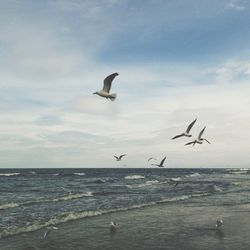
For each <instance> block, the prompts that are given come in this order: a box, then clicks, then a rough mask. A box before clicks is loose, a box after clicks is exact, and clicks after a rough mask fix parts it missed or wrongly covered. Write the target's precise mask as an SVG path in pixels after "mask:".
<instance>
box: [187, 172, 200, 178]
mask: <svg viewBox="0 0 250 250" xmlns="http://www.w3.org/2000/svg"><path fill="white" fill-rule="evenodd" d="M199 176H201V175H200V174H199V173H193V174H189V175H186V176H185V177H187V178H188V177H199Z"/></svg>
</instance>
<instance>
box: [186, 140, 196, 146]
mask: <svg viewBox="0 0 250 250" xmlns="http://www.w3.org/2000/svg"><path fill="white" fill-rule="evenodd" d="M191 144H193V145H194V144H195V141H191V142H188V143H186V144H185V146H187V145H191Z"/></svg>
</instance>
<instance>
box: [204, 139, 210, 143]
mask: <svg viewBox="0 0 250 250" xmlns="http://www.w3.org/2000/svg"><path fill="white" fill-rule="evenodd" d="M203 140H205V141H206V142H207V143H209V144H211V142H210V141H208V140H207V139H205V138H203Z"/></svg>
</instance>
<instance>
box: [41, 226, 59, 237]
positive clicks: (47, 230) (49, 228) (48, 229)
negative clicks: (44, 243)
mask: <svg viewBox="0 0 250 250" xmlns="http://www.w3.org/2000/svg"><path fill="white" fill-rule="evenodd" d="M57 229H58V227H54V226H53V227H47V228H46V231H45V233H44V235H43V239H44V238H45V237H46V236H48V235H49V233H50V232H51V231H52V230H57Z"/></svg>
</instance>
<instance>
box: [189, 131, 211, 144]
mask: <svg viewBox="0 0 250 250" xmlns="http://www.w3.org/2000/svg"><path fill="white" fill-rule="evenodd" d="M205 129H206V127H204V128H203V129H202V130H201V132H200V133H199V135H198V138H197V139H195V140H194V141H191V142H188V143H186V144H185V146H187V145H191V144H193V146H194V145H195V144H196V143H198V144H202V143H203V141H206V142H207V143H209V144H211V143H210V142H209V141H208V140H207V139H205V138H202V137H201V136H202V134H203V133H204V131H205Z"/></svg>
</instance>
